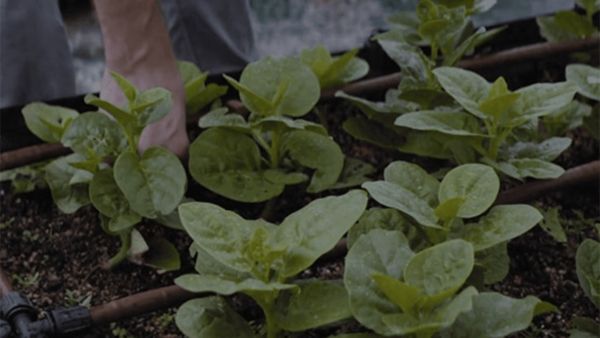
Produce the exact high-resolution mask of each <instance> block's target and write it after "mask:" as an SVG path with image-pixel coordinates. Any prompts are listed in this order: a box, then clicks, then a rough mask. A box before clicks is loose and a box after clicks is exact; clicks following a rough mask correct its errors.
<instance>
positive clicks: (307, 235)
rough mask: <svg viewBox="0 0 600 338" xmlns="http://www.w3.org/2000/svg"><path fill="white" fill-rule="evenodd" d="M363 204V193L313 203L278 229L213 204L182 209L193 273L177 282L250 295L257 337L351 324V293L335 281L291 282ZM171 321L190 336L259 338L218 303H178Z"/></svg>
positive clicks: (194, 204)
mask: <svg viewBox="0 0 600 338" xmlns="http://www.w3.org/2000/svg"><path fill="white" fill-rule="evenodd" d="M366 205H367V196H366V194H365V193H364V192H363V191H359V190H354V191H350V192H348V193H346V194H345V195H342V196H331V197H325V198H321V199H318V200H315V201H313V202H311V203H309V204H308V205H307V206H305V207H304V208H302V209H300V210H298V211H296V212H294V213H292V214H290V215H289V216H287V217H286V218H285V219H284V220H283V222H282V223H281V224H280V225H279V226H277V225H275V224H272V223H269V222H266V221H264V220H261V219H259V220H245V219H243V218H241V217H240V216H238V215H237V214H235V213H233V212H231V211H227V210H224V209H222V208H220V207H218V206H216V205H213V204H210V203H200V202H191V203H184V204H182V205H181V206H180V207H179V214H180V217H181V221H182V223H183V226H184V227H185V230H186V231H187V233H188V234H189V235H190V236H191V237H192V238H193V240H194V243H193V244H192V246H191V251H192V253H193V254H195V255H197V262H196V270H197V272H198V273H197V274H188V275H183V276H181V277H179V278H177V279H176V280H175V283H176V284H177V285H179V286H181V287H182V288H184V289H186V290H189V291H192V292H208V291H210V292H215V293H217V294H220V295H231V294H234V293H240V292H241V293H244V294H246V295H248V296H249V297H250V298H252V299H253V300H254V301H256V303H257V304H258V305H259V306H260V307H261V309H262V310H263V312H264V315H265V321H266V322H265V327H264V328H263V330H261V332H262V334H260V336H266V337H269V338H275V337H278V336H279V333H280V332H281V331H282V330H284V331H290V332H300V331H303V330H307V329H310V328H314V327H318V326H322V325H325V324H329V323H333V322H336V321H339V320H342V319H345V318H348V317H350V312H349V309H348V299H347V297H348V295H347V293H346V291H345V289H344V286H343V285H342V284H341V283H339V281H319V280H310V279H309V280H294V278H295V276H297V275H298V274H299V273H300V272H302V271H304V270H305V269H307V268H308V267H310V266H311V265H312V264H313V263H314V262H315V261H316V260H317V258H319V256H321V255H322V254H324V253H326V252H327V251H329V250H331V249H332V248H333V247H334V246H335V244H336V243H337V242H338V241H339V240H340V238H341V237H342V236H343V235H344V233H345V232H346V231H348V229H349V228H350V227H351V226H352V225H353V224H354V223H355V222H356V220H357V219H358V218H359V217H360V215H361V214H362V213H363V211H364V209H365V207H366ZM176 323H177V326H178V327H179V329H180V330H181V331H183V333H185V334H186V335H187V336H188V337H205V338H209V337H223V336H228V337H229V336H231V337H258V336H259V335H256V334H255V333H254V332H253V330H252V329H251V327H250V325H249V324H248V323H247V322H246V321H245V320H244V319H243V318H242V317H241V316H240V315H238V314H237V313H235V311H234V310H233V309H232V308H231V307H230V306H229V305H228V303H227V301H225V300H224V299H222V298H219V297H210V298H204V299H196V300H192V301H189V302H187V303H185V304H183V305H182V306H181V307H180V308H179V311H178V312H177V317H176Z"/></svg>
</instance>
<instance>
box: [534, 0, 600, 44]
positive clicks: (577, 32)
mask: <svg viewBox="0 0 600 338" xmlns="http://www.w3.org/2000/svg"><path fill="white" fill-rule="evenodd" d="M575 2H576V3H577V5H578V6H579V7H581V8H583V9H584V10H585V15H581V14H579V13H577V12H575V11H573V10H571V11H561V12H558V13H556V14H554V15H552V16H546V17H539V18H537V19H536V21H537V24H538V26H539V28H540V34H541V35H542V36H543V37H544V38H545V39H546V40H548V41H552V42H554V41H565V40H578V39H585V38H589V37H592V36H595V35H598V28H596V26H595V25H594V21H593V16H594V14H595V13H597V12H598V11H600V3H599V2H598V1H596V0H576V1H575Z"/></svg>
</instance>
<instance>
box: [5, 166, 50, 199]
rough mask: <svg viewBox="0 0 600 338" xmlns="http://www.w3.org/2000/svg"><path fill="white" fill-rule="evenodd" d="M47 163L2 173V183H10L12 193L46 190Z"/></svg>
mask: <svg viewBox="0 0 600 338" xmlns="http://www.w3.org/2000/svg"><path fill="white" fill-rule="evenodd" d="M46 164H47V163H46V162H42V163H35V164H32V165H28V166H25V167H19V168H15V169H10V170H4V171H0V182H5V181H10V185H11V188H12V191H13V192H15V193H17V194H21V193H26V192H31V191H34V190H37V189H43V188H46V181H44V166H45V165H46Z"/></svg>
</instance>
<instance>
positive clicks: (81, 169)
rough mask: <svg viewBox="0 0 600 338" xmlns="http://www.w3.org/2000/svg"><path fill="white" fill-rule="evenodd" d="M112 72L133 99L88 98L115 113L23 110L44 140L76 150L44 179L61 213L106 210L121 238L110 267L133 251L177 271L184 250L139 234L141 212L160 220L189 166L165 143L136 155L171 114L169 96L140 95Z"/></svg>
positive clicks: (173, 203)
mask: <svg viewBox="0 0 600 338" xmlns="http://www.w3.org/2000/svg"><path fill="white" fill-rule="evenodd" d="M112 76H113V78H114V79H115V81H116V82H117V84H118V85H119V86H120V88H121V90H122V91H123V94H124V95H125V97H126V98H127V102H128V103H127V106H126V107H117V106H115V105H113V104H112V103H110V102H107V101H104V100H101V99H99V98H98V97H96V96H94V95H88V96H86V98H85V101H86V102H87V103H88V104H92V105H95V106H97V107H98V108H101V109H102V110H104V111H105V112H107V113H108V114H110V115H108V114H105V113H103V112H86V113H83V114H78V113H77V112H76V111H73V110H70V109H66V108H62V107H53V106H49V105H46V104H43V103H32V104H29V105H27V106H25V108H23V115H24V117H25V122H26V124H27V126H28V127H29V129H30V130H31V131H32V132H33V133H34V134H35V135H37V136H38V137H40V138H41V139H42V140H44V141H46V142H53V143H55V142H60V143H62V144H63V145H64V146H65V147H68V148H71V150H73V152H74V153H73V154H71V155H68V156H65V157H61V158H58V159H56V160H54V161H52V162H50V163H49V164H48V165H46V166H45V180H46V182H47V183H48V186H49V187H50V190H51V193H52V198H53V199H54V202H55V203H56V205H57V206H58V208H59V209H60V210H61V211H62V212H64V213H73V212H75V211H77V210H78V209H79V208H81V207H83V206H85V205H87V204H92V205H93V206H94V208H96V209H97V210H98V211H99V213H100V216H101V220H102V227H103V229H104V230H105V231H106V232H107V233H108V234H111V235H114V236H119V238H120V240H121V248H120V250H119V253H117V255H116V256H114V257H113V258H112V259H111V260H110V261H109V262H108V263H107V266H108V267H112V266H114V265H115V264H118V263H119V262H121V261H122V260H123V259H125V258H127V257H128V256H130V257H132V258H136V259H137V260H140V258H141V257H142V254H146V253H148V255H147V258H148V259H144V260H141V261H142V262H143V263H144V264H148V265H151V266H155V267H157V268H159V269H165V270H173V269H177V268H179V255H178V253H177V250H176V249H175V247H174V246H173V245H172V244H171V243H169V242H167V241H166V240H164V239H151V240H148V241H146V240H145V239H144V238H143V237H142V236H141V234H139V232H137V231H134V226H135V225H136V224H138V223H140V222H141V220H142V218H143V217H145V218H149V219H160V218H161V217H163V216H165V215H169V214H170V213H172V212H173V211H174V210H175V208H176V207H177V205H178V204H179V203H180V201H181V200H182V198H183V195H184V192H185V188H186V173H185V169H184V168H183V166H182V165H181V163H180V162H179V159H178V158H177V157H176V156H175V155H173V154H172V153H170V152H169V151H167V150H165V149H163V148H160V147H151V148H149V149H147V150H146V151H145V152H144V153H143V154H141V155H139V154H138V152H137V145H138V141H139V138H140V135H141V133H142V131H143V129H144V128H145V127H146V126H147V125H149V124H151V123H153V122H156V121H158V120H159V119H160V118H162V117H163V116H164V115H166V114H167V113H168V112H169V111H170V108H171V94H170V93H169V92H168V91H166V90H164V89H162V88H152V89H148V90H145V91H141V92H140V91H138V90H137V89H136V88H135V87H134V86H133V85H132V84H131V83H129V82H128V81H127V80H126V79H125V78H123V77H122V76H120V75H118V74H116V73H113V74H112ZM113 161H114V164H113V165H112V166H111V165H110V164H109V163H111V162H113ZM134 249H135V250H134ZM136 250H137V251H136Z"/></svg>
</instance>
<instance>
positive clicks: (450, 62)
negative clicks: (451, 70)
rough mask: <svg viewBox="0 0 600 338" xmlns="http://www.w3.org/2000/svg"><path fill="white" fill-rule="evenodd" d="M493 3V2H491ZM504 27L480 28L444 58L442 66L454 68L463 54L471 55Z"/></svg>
mask: <svg viewBox="0 0 600 338" xmlns="http://www.w3.org/2000/svg"><path fill="white" fill-rule="evenodd" d="M493 1H494V2H495V0H493ZM505 28H506V26H505V27H498V28H494V29H491V30H489V31H486V29H485V28H484V27H480V28H479V29H478V30H477V31H476V32H475V33H473V34H472V35H471V36H469V37H468V38H467V39H465V40H464V41H462V42H461V43H460V45H458V46H457V47H456V48H455V49H454V51H452V53H450V54H449V55H446V56H445V57H444V62H443V65H444V66H454V65H455V64H456V63H457V62H458V61H460V59H462V58H463V56H464V55H465V54H469V53H471V52H472V51H473V50H474V49H475V48H476V47H478V46H480V45H482V44H484V43H486V42H487V41H489V40H491V39H493V38H494V37H495V36H496V35H498V34H500V33H501V32H502V31H504V29H505Z"/></svg>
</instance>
